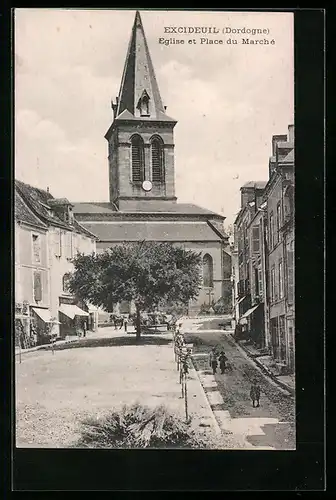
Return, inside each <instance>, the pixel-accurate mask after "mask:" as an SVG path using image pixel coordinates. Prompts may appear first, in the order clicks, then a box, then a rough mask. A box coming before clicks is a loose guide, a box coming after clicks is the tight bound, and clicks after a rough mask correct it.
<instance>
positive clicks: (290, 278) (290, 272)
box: [287, 248, 294, 304]
mask: <svg viewBox="0 0 336 500" xmlns="http://www.w3.org/2000/svg"><path fill="white" fill-rule="evenodd" d="M287 300H288V303H289V304H293V302H294V251H293V249H292V248H288V250H287Z"/></svg>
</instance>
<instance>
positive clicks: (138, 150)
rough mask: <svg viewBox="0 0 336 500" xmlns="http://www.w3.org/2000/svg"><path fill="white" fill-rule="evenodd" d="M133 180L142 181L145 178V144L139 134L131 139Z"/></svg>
mask: <svg viewBox="0 0 336 500" xmlns="http://www.w3.org/2000/svg"><path fill="white" fill-rule="evenodd" d="M131 145H132V146H131V149H132V151H131V155H132V181H133V182H142V181H143V180H144V178H145V162H144V158H145V157H144V144H143V140H142V139H141V137H140V136H139V135H135V136H134V137H132V139H131Z"/></svg>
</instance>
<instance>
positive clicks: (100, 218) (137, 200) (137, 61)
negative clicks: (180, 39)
mask: <svg viewBox="0 0 336 500" xmlns="http://www.w3.org/2000/svg"><path fill="white" fill-rule="evenodd" d="M112 111H113V118H112V124H111V126H110V127H109V129H108V131H107V133H106V134H105V139H106V140H107V145H108V168H109V183H110V189H109V191H110V200H109V202H106V203H91V202H89V203H86V202H82V203H75V204H74V212H75V215H76V218H77V219H78V221H80V223H81V224H82V225H83V226H84V227H85V228H86V229H88V230H89V231H90V232H91V233H93V234H95V235H96V236H97V238H98V241H97V252H101V251H104V250H105V249H108V248H110V247H112V246H113V245H116V244H120V243H124V242H133V241H142V240H147V241H156V242H171V243H172V244H174V245H179V246H182V247H184V248H186V249H189V250H195V251H197V252H200V253H201V254H202V259H203V273H202V276H203V287H202V289H201V291H200V294H199V297H198V299H197V300H196V301H193V302H191V303H190V304H189V313H190V314H191V315H192V314H197V313H198V312H199V311H200V308H201V307H202V306H205V305H207V304H210V305H211V304H213V303H217V302H218V301H219V300H221V299H222V297H223V293H224V290H225V288H226V287H227V286H228V285H227V282H226V281H225V280H227V279H228V280H229V282H230V273H229V277H228V278H227V277H226V278H224V274H225V266H227V259H228V258H230V256H228V255H226V256H225V257H224V252H225V249H226V248H227V247H228V236H227V235H226V234H225V232H224V226H223V223H224V219H225V217H223V216H222V215H219V214H216V213H214V212H211V211H210V210H207V209H205V208H202V207H199V206H196V205H193V204H182V203H178V202H177V197H176V194H175V156H174V148H175V143H174V127H175V125H176V123H177V121H176V120H175V119H174V118H171V117H170V116H168V115H167V113H166V106H164V105H163V101H162V99H161V94H160V91H159V86H158V83H157V80H156V76H155V72H154V67H153V63H152V60H151V56H150V53H149V50H148V45H147V41H146V38H145V33H144V29H143V25H142V21H141V18H140V14H139V13H138V12H137V13H136V16H135V20H134V25H133V28H132V33H131V38H130V42H129V47H128V51H127V55H126V61H125V66H124V72H123V76H122V81H121V86H120V91H119V95H118V97H117V98H116V102H115V103H113V102H112ZM230 266H231V263H230V265H229V267H230Z"/></svg>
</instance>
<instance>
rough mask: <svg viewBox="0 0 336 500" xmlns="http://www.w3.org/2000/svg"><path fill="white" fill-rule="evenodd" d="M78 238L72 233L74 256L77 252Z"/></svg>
mask: <svg viewBox="0 0 336 500" xmlns="http://www.w3.org/2000/svg"><path fill="white" fill-rule="evenodd" d="M78 238H79V235H78V234H76V233H72V253H73V255H74V256H76V255H77V252H78Z"/></svg>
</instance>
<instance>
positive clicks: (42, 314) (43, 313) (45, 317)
mask: <svg viewBox="0 0 336 500" xmlns="http://www.w3.org/2000/svg"><path fill="white" fill-rule="evenodd" d="M32 309H33V311H34V313H35V314H37V315H38V317H39V318H41V319H42V321H44V322H45V323H57V321H53V320H52V316H51V314H50V311H49V309H40V308H39V307H33V308H32Z"/></svg>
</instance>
